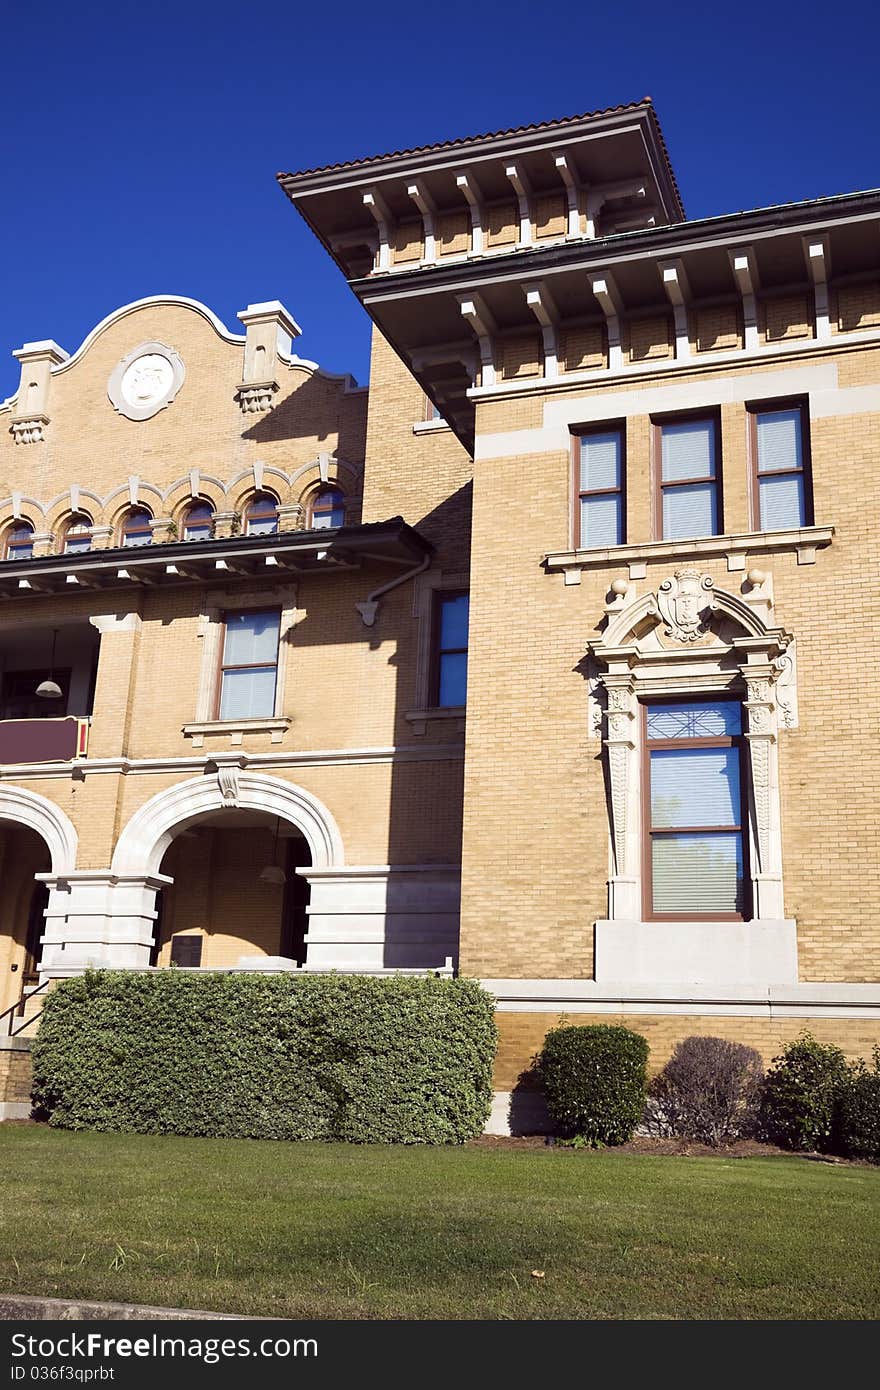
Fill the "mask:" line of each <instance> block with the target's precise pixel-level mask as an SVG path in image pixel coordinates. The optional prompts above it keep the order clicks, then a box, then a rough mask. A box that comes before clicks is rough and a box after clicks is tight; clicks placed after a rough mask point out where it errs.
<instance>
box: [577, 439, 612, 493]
mask: <svg viewBox="0 0 880 1390" xmlns="http://www.w3.org/2000/svg"><path fill="white" fill-rule="evenodd" d="M620 442H621V441H620V435H619V433H618V432H617V430H609V432H608V433H607V434H585V435H583V436H582V438H581V492H604V491H608V492H611V491H613V490H614V489H615V488H619V487H620Z"/></svg>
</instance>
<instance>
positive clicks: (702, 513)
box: [663, 483, 718, 541]
mask: <svg viewBox="0 0 880 1390" xmlns="http://www.w3.org/2000/svg"><path fill="white" fill-rule="evenodd" d="M717 529H718V525H717V520H716V507H715V484H714V483H697V485H696V486H695V487H675V488H667V489H666V490H665V491H664V493H663V539H664V540H667V541H675V540H680V539H681V538H682V537H685V536H714V535H716V534H717Z"/></svg>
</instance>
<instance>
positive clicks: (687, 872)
mask: <svg viewBox="0 0 880 1390" xmlns="http://www.w3.org/2000/svg"><path fill="white" fill-rule="evenodd" d="M652 851H653V854H652V857H653V904H654V911H655V912H682V913H694V912H705V913H718V912H743V911H744V903H745V893H744V883H743V862H742V837H741V835H739V834H733V835H728V834H721V835H659V836H657V837H656V838H655V839H654V841H653V844H652Z"/></svg>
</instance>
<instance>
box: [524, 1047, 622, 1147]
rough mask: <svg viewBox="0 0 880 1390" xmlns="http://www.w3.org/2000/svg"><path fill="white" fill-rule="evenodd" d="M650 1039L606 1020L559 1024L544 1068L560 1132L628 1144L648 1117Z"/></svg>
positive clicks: (544, 1057)
mask: <svg viewBox="0 0 880 1390" xmlns="http://www.w3.org/2000/svg"><path fill="white" fill-rule="evenodd" d="M647 1061H648V1043H647V1039H646V1038H643V1037H642V1036H641V1034H640V1033H632V1032H630V1030H629V1029H628V1028H617V1027H611V1026H609V1025H607V1024H604V1023H598V1024H592V1025H586V1026H584V1027H581V1028H578V1027H572V1028H554V1029H552V1030H551V1032H549V1033H548V1034H547V1037H546V1038H545V1040H544V1049H543V1052H542V1055H541V1070H542V1072H543V1074H544V1085H545V1087H546V1091H547V1108H548V1110H549V1112H550V1118H551V1120H552V1121H553V1124H554V1126H555V1128H556V1131H557V1133H559V1134H561V1135H562V1136H563V1137H564V1138H568V1139H580V1140H583V1141H585V1142H586V1143H588V1144H625V1143H626V1141H627V1139H630V1138H631V1137H632V1133H633V1130H634V1129H635V1127H636V1125H637V1124H638V1122H639V1120H640V1119H641V1116H642V1110H643V1108H644V1104H645V1068H646V1066H647Z"/></svg>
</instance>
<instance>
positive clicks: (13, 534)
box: [3, 521, 34, 560]
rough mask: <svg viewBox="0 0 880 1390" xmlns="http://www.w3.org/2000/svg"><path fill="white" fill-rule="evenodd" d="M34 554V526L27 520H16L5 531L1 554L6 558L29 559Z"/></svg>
mask: <svg viewBox="0 0 880 1390" xmlns="http://www.w3.org/2000/svg"><path fill="white" fill-rule="evenodd" d="M33 554H34V528H33V526H31V524H30V522H29V521H17V522H16V524H15V525H14V526H13V527H11V528H10V529H9V530H8V531H7V532H6V545H5V547H4V551H3V556H4V559H6V560H30V559H32V558H33Z"/></svg>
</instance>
